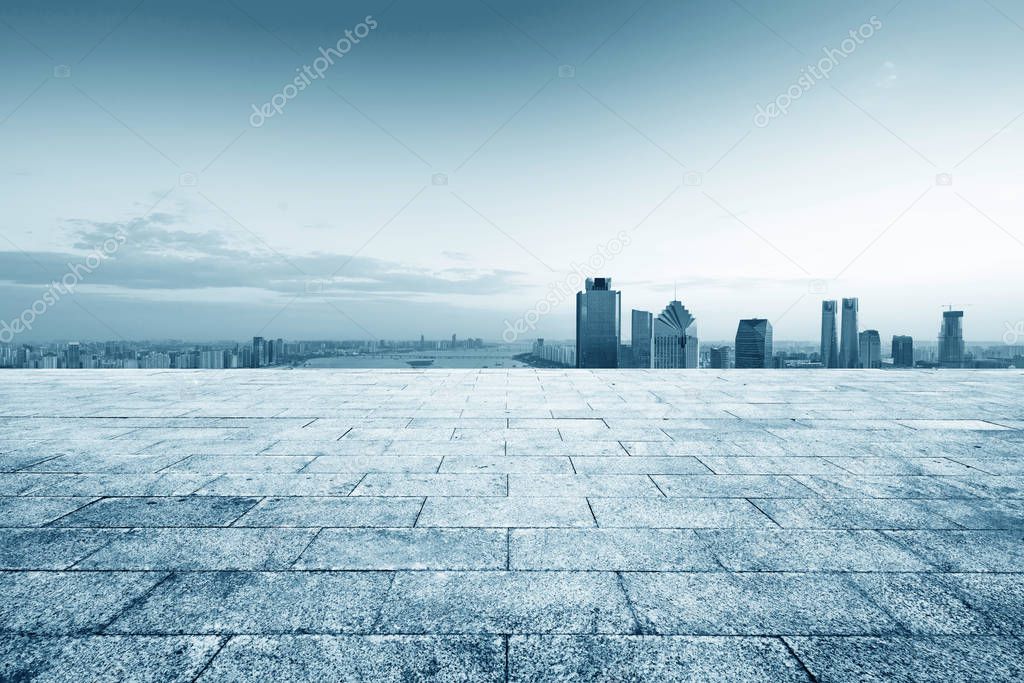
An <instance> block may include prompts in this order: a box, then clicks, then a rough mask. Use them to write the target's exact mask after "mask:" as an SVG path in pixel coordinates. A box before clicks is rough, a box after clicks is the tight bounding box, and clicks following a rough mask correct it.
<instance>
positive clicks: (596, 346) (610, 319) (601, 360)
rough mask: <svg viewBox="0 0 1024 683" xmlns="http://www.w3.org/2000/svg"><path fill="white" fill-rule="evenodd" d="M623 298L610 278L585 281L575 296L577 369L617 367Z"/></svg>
mask: <svg viewBox="0 0 1024 683" xmlns="http://www.w3.org/2000/svg"><path fill="white" fill-rule="evenodd" d="M621 325H622V295H621V293H620V292H617V291H615V290H613V289H612V279H611V278H610V277H595V278H589V277H588V278H587V281H586V290H585V291H582V292H577V293H576V367H578V368H617V367H619V338H620V333H621Z"/></svg>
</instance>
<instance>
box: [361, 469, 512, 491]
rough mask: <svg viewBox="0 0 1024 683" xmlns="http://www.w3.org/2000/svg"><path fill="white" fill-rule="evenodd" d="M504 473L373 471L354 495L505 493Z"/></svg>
mask: <svg viewBox="0 0 1024 683" xmlns="http://www.w3.org/2000/svg"><path fill="white" fill-rule="evenodd" d="M506 484H507V479H506V477H505V475H503V474H405V473H388V472H371V473H370V474H367V475H366V477H364V478H363V480H362V482H360V484H359V486H357V487H356V489H355V491H353V492H352V495H353V496H504V495H506V493H507V486H506Z"/></svg>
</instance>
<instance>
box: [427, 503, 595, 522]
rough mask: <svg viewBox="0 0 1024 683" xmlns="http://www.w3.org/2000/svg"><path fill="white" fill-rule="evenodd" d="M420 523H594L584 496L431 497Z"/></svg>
mask: <svg viewBox="0 0 1024 683" xmlns="http://www.w3.org/2000/svg"><path fill="white" fill-rule="evenodd" d="M416 526H419V527H592V526H594V516H593V515H592V514H591V512H590V507H589V506H588V505H587V501H586V499H585V498H527V497H523V498H428V499H427V502H426V504H425V505H424V506H423V512H422V513H420V517H419V519H418V520H417V522H416Z"/></svg>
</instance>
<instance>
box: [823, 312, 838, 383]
mask: <svg viewBox="0 0 1024 683" xmlns="http://www.w3.org/2000/svg"><path fill="white" fill-rule="evenodd" d="M821 367H823V368H838V367H839V339H838V337H837V336H836V302H835V301H822V302H821Z"/></svg>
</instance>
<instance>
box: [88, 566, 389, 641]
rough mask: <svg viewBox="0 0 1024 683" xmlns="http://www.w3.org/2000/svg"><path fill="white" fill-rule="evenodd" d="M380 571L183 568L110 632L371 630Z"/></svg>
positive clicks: (383, 587)
mask: <svg viewBox="0 0 1024 683" xmlns="http://www.w3.org/2000/svg"><path fill="white" fill-rule="evenodd" d="M390 582H391V578H390V576H389V575H388V574H386V573H383V572H184V573H177V574H173V575H171V576H170V577H169V578H168V579H167V580H165V581H164V582H162V583H161V584H160V585H159V586H158V587H157V588H156V589H155V590H153V591H152V592H150V593H148V594H146V595H145V597H144V598H143V599H142V600H140V601H137V602H135V603H134V604H133V605H132V606H131V607H130V608H129V609H127V610H125V611H124V612H123V613H122V614H121V615H120V616H119V617H118V618H117V619H116V620H114V621H113V623H111V624H110V625H109V626H108V627H107V628H106V632H107V633H115V634H126V635H127V634H133V633H147V634H158V635H174V634H192V635H205V634H229V635H230V634H271V633H352V632H361V633H365V632H367V631H369V630H370V629H371V628H372V626H373V623H374V619H375V618H376V615H377V611H378V610H379V609H380V605H381V603H382V602H383V600H384V596H385V594H386V593H387V590H388V585H389V584H390Z"/></svg>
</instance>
